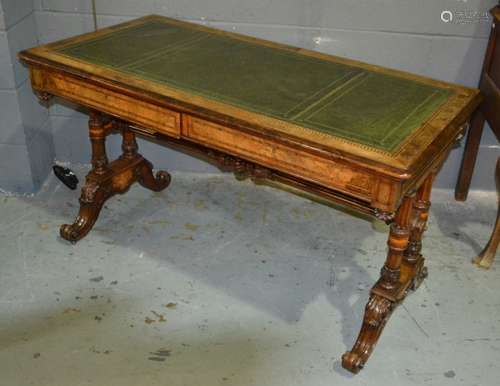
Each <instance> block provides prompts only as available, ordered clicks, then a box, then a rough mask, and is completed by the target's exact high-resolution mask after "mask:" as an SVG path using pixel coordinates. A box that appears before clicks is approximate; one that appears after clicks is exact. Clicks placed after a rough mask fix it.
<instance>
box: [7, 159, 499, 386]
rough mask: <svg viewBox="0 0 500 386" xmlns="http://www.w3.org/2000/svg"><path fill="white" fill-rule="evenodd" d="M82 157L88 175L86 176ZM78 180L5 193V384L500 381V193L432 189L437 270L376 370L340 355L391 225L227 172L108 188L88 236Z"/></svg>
mask: <svg viewBox="0 0 500 386" xmlns="http://www.w3.org/2000/svg"><path fill="white" fill-rule="evenodd" d="M84 172H85V170H84V169H79V170H78V174H79V175H83V174H84ZM77 198H78V192H72V191H69V190H68V189H66V188H65V187H64V186H62V185H61V184H60V183H59V182H58V181H57V180H56V179H55V178H53V177H52V178H51V179H50V180H49V181H48V182H47V184H46V185H45V187H44V189H43V191H42V192H41V193H39V194H38V195H37V196H35V197H30V198H16V197H8V196H4V197H0V229H1V232H0V246H1V247H0V267H1V269H0V374H1V375H0V384H1V385H2V386H4V385H5V386H15V385H51V386H56V385H64V386H67V385H73V386H77V385H106V386H113V385H120V386H126V385H148V386H149V385H151V386H153V385H168V386H177V385H189V386H192V385H204V386H212V385H258V386H268V385H269V386H278V385H287V386H292V385H313V386H320V385H329V386H331V385H421V384H427V385H456V384H464V385H481V386H485V385H498V379H499V377H500V296H499V294H500V259H499V261H497V264H496V265H495V266H494V267H493V268H492V269H491V270H490V271H484V270H480V269H478V268H476V267H475V266H474V265H472V264H471V263H470V261H471V257H472V256H473V255H475V254H477V253H478V252H479V251H480V249H481V248H482V246H483V245H484V244H485V243H486V241H487V239H488V237H489V233H490V231H491V228H492V223H493V220H494V217H495V212H496V198H495V196H494V195H493V194H492V193H490V194H485V193H483V194H475V195H473V197H471V198H470V200H469V201H468V202H467V203H466V204H462V203H456V202H454V201H453V200H452V193H451V192H450V191H439V190H438V191H435V192H434V200H433V208H432V215H431V218H430V224H429V230H428V232H427V234H426V237H425V243H424V253H425V254H426V255H427V256H428V267H429V272H430V275H429V278H428V279H427V280H426V281H425V282H424V284H423V285H422V287H421V288H420V289H419V291H418V292H416V293H414V294H412V295H411V296H410V297H409V298H407V300H406V302H405V303H404V304H403V306H401V307H399V308H398V309H397V310H396V312H395V313H394V315H393V317H392V318H391V320H390V322H389V324H388V326H387V328H386V330H385V332H384V334H383V336H382V338H381V341H380V343H379V345H378V346H377V348H376V350H375V352H374V354H373V355H372V358H371V360H370V361H369V363H368V365H367V367H366V368H365V369H364V370H363V371H362V372H361V373H360V374H359V375H357V376H353V375H351V374H350V373H348V372H346V371H345V370H343V369H342V368H341V367H340V363H339V359H340V357H341V355H342V353H343V352H344V351H345V350H346V349H348V348H350V347H351V345H352V343H353V342H354V340H355V336H356V335H357V332H358V329H359V326H360V323H361V319H362V315H363V309H364V306H365V303H366V300H367V296H368V290H369V288H370V286H371V285H372V284H373V283H374V281H375V280H376V279H377V277H378V272H379V269H380V267H381V266H382V263H383V261H384V259H385V253H386V238H387V229H386V228H385V226H384V225H380V224H378V223H375V225H374V224H373V223H371V222H370V221H367V220H366V219H363V218H359V217H354V216H352V215H349V214H348V213H346V212H343V211H339V210H335V209H333V208H329V207H326V206H324V205H320V204H318V203H313V202H311V201H308V200H306V199H303V198H300V197H297V196H294V195H291V194H289V193H286V192H282V191H278V190H275V189H272V188H269V187H262V186H255V185H253V184H252V183H251V182H237V181H235V180H234V179H233V177H232V176H231V175H223V176H221V175H197V174H174V175H173V182H172V184H171V186H170V187H169V188H168V189H167V190H165V191H164V192H162V193H152V192H149V191H147V190H145V189H143V188H141V187H139V186H134V187H133V188H132V189H131V191H130V192H129V193H128V194H127V195H125V196H119V197H115V198H113V199H111V200H110V201H109V203H108V204H107V206H106V208H105V209H104V210H103V212H102V214H101V217H100V220H99V221H98V223H97V225H96V227H95V229H94V231H93V232H92V233H91V234H90V235H89V236H88V237H87V238H85V239H84V240H82V241H80V242H79V243H78V244H76V245H72V244H69V243H67V242H65V241H63V240H61V239H60V238H59V237H58V228H59V225H60V224H61V223H63V222H68V221H72V219H73V217H74V215H75V213H76V210H77Z"/></svg>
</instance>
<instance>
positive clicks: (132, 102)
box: [31, 68, 181, 138]
mask: <svg viewBox="0 0 500 386" xmlns="http://www.w3.org/2000/svg"><path fill="white" fill-rule="evenodd" d="M31 71H32V73H31V78H32V83H33V87H34V88H35V89H39V90H41V91H45V92H48V93H50V94H54V95H57V96H59V97H62V98H65V99H68V100H70V101H72V102H76V103H78V104H82V105H84V106H87V107H90V108H95V109H96V110H99V111H102V112H105V113H108V114H111V115H114V116H117V117H119V118H121V119H123V120H126V121H128V122H131V123H135V124H137V125H140V126H144V127H146V128H149V129H154V130H155V131H158V132H159V133H163V134H166V135H169V136H172V137H176V138H180V133H181V114H180V113H178V112H176V111H172V110H169V109H166V108H165V107H162V106H158V105H155V104H152V103H148V102H145V101H141V100H138V99H136V98H133V97H130V96H128V95H125V94H122V93H119V92H116V91H113V90H110V89H107V88H104V87H99V86H95V85H93V84H91V83H89V82H88V81H82V80H79V79H78V78H74V77H70V76H65V75H63V74H59V73H54V72H48V71H47V72H44V73H43V74H41V73H39V72H41V71H43V70H41V69H36V68H34V69H32V70H31ZM41 75H43V76H41ZM38 80H40V82H41V83H42V84H37V83H38V82H37V81H38Z"/></svg>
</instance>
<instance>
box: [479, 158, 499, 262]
mask: <svg viewBox="0 0 500 386" xmlns="http://www.w3.org/2000/svg"><path fill="white" fill-rule="evenodd" d="M495 174H496V183H497V195H498V205H499V207H498V211H497V219H496V223H495V228H494V229H493V233H492V234H491V238H490V240H489V241H488V244H487V245H486V247H485V248H484V250H483V251H482V252H481V253H480V254H479V256H477V257H476V258H475V259H474V260H473V262H474V263H476V264H477V265H478V266H479V267H481V268H486V269H488V268H490V267H491V264H493V260H494V259H495V255H496V253H497V248H498V244H499V242H500V158H499V159H498V160H497V167H496V172H495Z"/></svg>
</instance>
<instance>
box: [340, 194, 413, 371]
mask: <svg viewBox="0 0 500 386" xmlns="http://www.w3.org/2000/svg"><path fill="white" fill-rule="evenodd" d="M413 200H414V199H413V197H412V196H406V197H404V199H403V202H402V203H401V205H400V207H399V209H398V211H397V213H396V217H395V219H394V222H393V223H392V224H391V230H390V233H389V240H388V245H389V251H388V253H387V259H386V261H385V264H384V267H383V268H382V270H381V277H380V279H379V280H378V282H377V283H376V284H375V286H374V287H373V288H372V290H371V292H370V299H369V301H368V304H367V305H366V308H365V315H364V318H363V325H362V326H361V331H360V332H359V336H358V339H357V340H356V343H355V344H354V346H353V348H352V350H351V351H348V352H346V353H345V354H344V355H343V356H342V366H343V367H344V368H345V369H347V370H349V371H351V372H353V373H357V372H359V371H360V370H361V369H362V368H363V366H364V364H365V363H366V361H367V360H368V358H369V356H370V354H371V353H372V351H373V349H374V347H375V345H376V343H377V341H378V339H379V337H380V334H381V333H382V331H383V329H384V327H385V324H386V322H387V320H388V319H389V317H390V316H391V314H392V311H393V309H394V307H395V306H396V305H397V304H398V303H399V302H400V301H401V300H402V298H403V297H404V294H405V292H406V286H407V283H402V282H401V265H402V261H403V253H404V251H405V250H406V248H407V246H408V240H409V236H410V216H411V212H412V210H413Z"/></svg>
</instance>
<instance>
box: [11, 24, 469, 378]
mask: <svg viewBox="0 0 500 386" xmlns="http://www.w3.org/2000/svg"><path fill="white" fill-rule="evenodd" d="M20 57H21V59H22V60H23V61H24V62H26V63H27V64H28V66H29V68H30V75H31V83H32V86H33V89H34V91H35V92H37V93H38V94H39V96H40V99H41V100H43V101H47V100H48V99H49V98H50V96H51V95H55V96H59V97H62V98H64V99H67V100H69V101H72V102H75V103H77V104H79V105H81V106H85V107H87V108H89V109H90V110H91V119H90V122H89V135H90V140H91V144H92V170H91V172H90V173H89V174H88V176H87V180H86V183H85V185H84V187H83V188H82V195H81V198H80V212H79V215H78V216H77V218H76V220H75V221H74V223H73V224H68V225H64V226H62V227H61V236H62V237H63V238H65V239H67V240H71V241H76V240H79V239H81V238H82V237H84V236H85V235H86V234H87V233H88V232H89V231H90V229H91V228H92V226H93V225H94V223H95V221H96V220H97V217H98V215H99V212H100V210H101V208H102V206H103V204H104V202H105V201H106V200H107V199H108V198H110V197H111V196H113V195H114V194H118V193H124V192H125V191H126V190H127V189H128V188H129V187H130V185H131V184H133V183H134V182H139V183H141V184H142V185H143V186H145V187H146V188H149V189H151V190H154V191H159V190H162V189H164V188H165V187H166V186H167V185H168V184H169V182H170V176H169V175H168V173H166V172H159V173H157V174H156V175H154V174H153V172H152V165H151V163H149V162H148V161H147V160H146V159H145V158H143V157H142V156H141V155H140V154H139V153H138V152H137V144H136V142H135V135H136V134H140V135H143V136H146V137H152V138H155V139H159V140H163V141H164V142H165V143H166V144H168V145H169V146H172V147H174V148H176V149H180V150H182V151H186V152H188V153H190V154H193V155H197V156H200V157H202V158H204V159H206V160H209V161H211V162H213V163H215V164H216V165H217V166H219V167H220V168H221V169H222V170H225V171H232V172H234V173H235V174H236V176H237V177H238V178H240V179H243V178H252V179H253V180H254V181H255V182H266V183H270V184H272V185H279V186H286V187H287V189H289V190H292V191H293V192H298V193H300V194H307V195H313V196H315V197H317V196H320V197H322V198H323V199H326V200H328V201H332V202H336V203H339V204H341V205H344V206H347V207H349V208H352V209H353V210H355V211H357V212H362V213H366V214H369V215H371V216H373V217H376V218H378V219H380V220H382V221H385V222H387V223H388V224H391V227H390V233H389V240H388V253H387V258H386V261H385V264H384V266H383V267H382V270H381V275H380V279H379V280H378V281H377V283H376V284H375V285H374V286H373V288H372V290H371V293H370V300H369V302H368V304H367V306H366V310H365V316H364V319H363V325H362V328H361V331H360V333H359V337H358V339H357V341H356V343H355V345H354V346H353V348H352V350H350V351H348V352H347V353H346V354H345V355H344V356H343V358H342V365H343V366H344V367H345V368H346V369H348V370H349V371H352V372H358V371H359V370H360V369H361V368H362V367H363V366H364V364H365V363H366V361H367V360H368V358H369V356H370V354H371V352H372V351H373V348H374V346H375V344H376V343H377V341H378V338H379V336H380V334H381V333H382V331H383V328H384V326H385V324H386V323H387V321H388V319H389V317H390V315H391V313H392V312H393V311H394V309H395V308H396V306H397V305H398V304H400V303H401V302H402V301H403V300H404V298H405V296H406V294H407V293H408V292H409V291H410V290H412V289H416V288H417V287H418V285H419V284H420V283H421V281H422V280H423V278H424V277H425V276H426V275H427V270H426V268H425V266H424V258H423V256H422V253H421V250H422V234H423V232H424V230H425V227H426V223H427V218H428V211H429V207H430V198H429V197H430V191H431V187H432V181H433V178H434V176H435V174H436V173H437V171H438V170H439V168H440V166H441V165H442V163H443V162H444V161H445V159H446V157H447V156H448V153H449V151H450V150H451V148H452V147H453V145H454V143H455V142H456V140H457V138H458V137H459V135H460V134H461V132H462V131H463V125H464V123H465V122H466V121H467V119H468V117H469V115H470V114H471V112H472V111H473V110H474V108H475V107H476V106H477V104H478V103H479V95H478V91H477V90H474V89H470V88H466V87H461V86H458V85H453V84H449V83H445V82H440V81H436V80H432V79H428V78H424V77H419V76H417V75H412V74H408V73H404V72H400V71H395V70H389V69H385V68H382V67H378V66H373V65H369V64H365V63H360V62H356V61H352V60H349V59H345V58H339V57H334V56H330V55H326V54H321V53H318V52H313V51H308V50H304V49H299V48H296V47H290V46H286V45H282V44H277V43H272V42H268V41H264V40H259V39H254V38H250V37H248V36H243V35H238V34H233V33H228V32H223V31H219V30H215V29H211V28H207V27H203V26H199V25H194V24H190V23H185V22H180V21H177V20H173V19H168V18H164V17H160V16H148V17H144V18H140V19H137V20H133V21H130V22H127V23H123V24H120V25H117V26H113V27H110V28H105V29H102V30H100V31H97V32H94V33H90V34H85V35H82V36H78V37H75V38H70V39H67V40H64V41H61V42H56V43H52V44H49V45H45V46H41V47H36V48H33V49H30V50H27V51H23V52H22V53H21V54H20ZM111 131H118V132H121V134H122V136H123V146H122V149H123V154H122V155H121V156H120V157H119V158H118V159H117V160H115V161H112V162H109V161H108V159H107V156H106V151H105V139H106V136H107V135H108V134H109V133H110V132H111Z"/></svg>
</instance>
